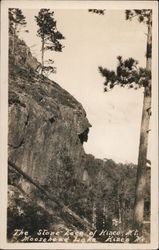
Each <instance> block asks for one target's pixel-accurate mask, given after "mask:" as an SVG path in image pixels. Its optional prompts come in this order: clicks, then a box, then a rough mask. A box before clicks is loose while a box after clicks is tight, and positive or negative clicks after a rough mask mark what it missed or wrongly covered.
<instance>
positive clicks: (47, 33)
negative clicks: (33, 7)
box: [35, 9, 64, 52]
mask: <svg viewBox="0 0 159 250" xmlns="http://www.w3.org/2000/svg"><path fill="white" fill-rule="evenodd" d="M35 19H36V22H37V25H38V26H39V29H38V31H37V35H38V36H39V37H40V38H41V39H44V50H51V51H58V52H61V51H62V49H63V46H62V44H61V43H60V42H59V40H62V39H64V36H63V35H62V34H61V33H60V32H59V31H58V30H57V27H56V21H55V19H54V12H51V11H50V10H49V9H41V10H40V11H39V13H38V16H35Z"/></svg>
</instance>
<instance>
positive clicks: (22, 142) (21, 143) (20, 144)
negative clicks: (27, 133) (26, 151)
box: [8, 138, 25, 149]
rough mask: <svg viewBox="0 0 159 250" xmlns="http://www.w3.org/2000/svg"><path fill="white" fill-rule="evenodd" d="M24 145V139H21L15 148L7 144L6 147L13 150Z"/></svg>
mask: <svg viewBox="0 0 159 250" xmlns="http://www.w3.org/2000/svg"><path fill="white" fill-rule="evenodd" d="M24 143H25V140H24V138H22V140H21V141H20V143H19V144H18V145H17V146H13V145H12V144H9V143H8V146H9V147H11V148H14V149H17V148H20V147H21V146H22V145H23V144H24Z"/></svg>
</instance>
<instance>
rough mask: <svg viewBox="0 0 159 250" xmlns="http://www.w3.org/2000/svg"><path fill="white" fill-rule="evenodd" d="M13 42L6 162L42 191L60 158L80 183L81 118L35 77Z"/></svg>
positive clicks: (84, 127) (30, 61) (25, 51)
mask: <svg viewBox="0 0 159 250" xmlns="http://www.w3.org/2000/svg"><path fill="white" fill-rule="evenodd" d="M16 41H17V46H16V51H15V57H14V63H12V62H13V57H12V55H11V54H10V67H9V72H10V74H9V110H8V111H9V119H8V123H9V131H8V146H9V147H8V157H9V159H10V160H11V161H12V162H14V163H16V164H17V165H18V166H20V168H21V169H22V170H24V171H25V172H27V173H28V175H29V176H31V177H32V178H34V179H37V180H38V182H39V183H40V184H42V185H47V184H48V180H49V181H50V182H55V181H56V176H57V175H58V171H60V168H61V167H63V165H64V164H65V158H67V160H68V159H70V161H71V162H72V164H73V167H74V170H75V171H74V172H75V175H76V176H78V178H79V179H81V178H82V173H83V170H84V156H85V153H84V149H83V145H82V143H83V140H86V138H87V136H86V135H85V134H87V133H88V130H89V127H90V124H89V122H88V120H87V117H86V113H85V111H84V109H83V107H82V105H81V104H80V103H79V102H78V101H77V100H76V99H75V98H74V97H73V96H71V95H70V94H69V93H68V92H67V91H65V90H64V89H63V88H61V87H60V86H59V85H58V84H57V83H55V82H53V81H51V80H49V79H48V78H46V77H44V76H42V75H39V74H38V73H37V72H36V71H35V69H36V67H37V66H38V62H37V60H36V59H35V58H33V57H32V55H31V52H30V50H29V48H28V47H27V46H26V45H25V43H24V42H22V41H20V40H19V39H17V40H16ZM11 46H12V43H11V42H10V47H11ZM50 176H52V180H50V178H49V177H50Z"/></svg>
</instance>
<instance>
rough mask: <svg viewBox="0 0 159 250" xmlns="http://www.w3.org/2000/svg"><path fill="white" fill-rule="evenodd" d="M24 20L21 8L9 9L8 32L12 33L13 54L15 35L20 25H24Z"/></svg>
mask: <svg viewBox="0 0 159 250" xmlns="http://www.w3.org/2000/svg"><path fill="white" fill-rule="evenodd" d="M25 25H26V20H25V16H24V15H23V13H22V10H20V9H18V8H16V9H15V8H10V9H9V32H10V33H12V34H13V54H14V52H15V37H16V35H17V33H18V32H19V28H20V27H22V26H23V27H25ZM26 32H28V30H26Z"/></svg>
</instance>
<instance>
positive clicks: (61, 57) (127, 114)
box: [20, 9, 150, 163]
mask: <svg viewBox="0 0 159 250" xmlns="http://www.w3.org/2000/svg"><path fill="white" fill-rule="evenodd" d="M38 11H39V10H38V9H33V10H27V9H23V14H24V15H25V16H26V21H27V27H26V28H27V29H28V30H29V33H24V32H20V36H21V38H23V39H24V40H25V41H26V43H27V45H28V46H29V47H30V48H31V51H32V54H33V55H34V56H35V57H37V59H38V60H39V61H40V58H41V52H40V48H41V40H40V38H39V37H38V36H37V35H36V33H37V28H38V27H37V24H36V21H35V18H34V16H35V15H37V14H38ZM54 17H55V19H56V20H57V29H58V30H59V31H60V32H61V33H62V34H63V35H64V36H65V40H63V41H62V44H63V45H64V46H65V47H64V49H63V52H60V53H58V52H50V51H48V52H46V53H45V58H46V59H47V58H50V59H52V60H54V61H55V63H54V64H55V66H56V67H57V73H56V74H53V75H52V76H50V78H51V79H53V80H54V81H56V82H57V83H58V84H59V85H60V86H61V87H63V88H64V89H66V90H67V91H68V92H69V93H70V94H72V95H73V96H74V97H75V98H76V99H77V100H78V101H79V102H80V103H81V104H82V105H83V107H84V109H85V111H86V113H87V118H88V120H89V122H90V123H91V125H92V128H91V129H90V132H89V136H88V142H87V143H84V148H85V151H86V153H91V154H93V155H94V156H95V157H97V158H101V159H103V158H109V159H110V158H111V159H113V160H114V161H116V162H123V163H125V162H133V163H137V158H138V148H139V135H140V124H141V112H142V103H143V89H139V90H133V89H126V88H120V87H116V88H114V89H113V90H112V91H110V92H107V93H104V91H103V82H104V78H103V77H102V76H101V75H100V74H99V72H98V66H103V67H106V68H109V69H111V70H115V68H116V63H117V59H116V58H117V56H118V55H121V56H123V58H128V57H133V58H135V59H137V60H138V62H139V65H140V66H142V67H145V64H146V58H145V51H146V27H145V26H144V25H143V24H140V23H138V22H137V21H136V20H135V19H134V20H133V21H131V22H130V21H126V20H125V14H124V11H123V10H121V11H120V10H107V11H106V12H105V15H96V14H93V13H89V12H88V11H87V10H68V9H67V10H61V9H57V10H54ZM149 151H150V150H149ZM149 154H150V152H149Z"/></svg>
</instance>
